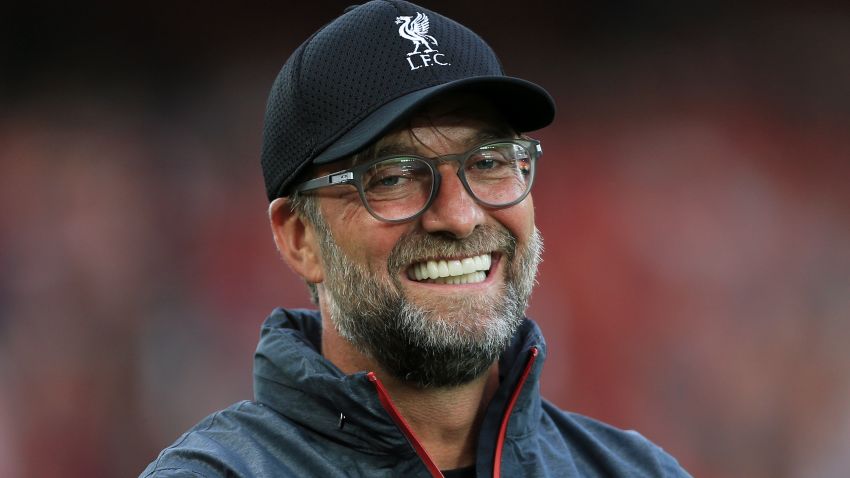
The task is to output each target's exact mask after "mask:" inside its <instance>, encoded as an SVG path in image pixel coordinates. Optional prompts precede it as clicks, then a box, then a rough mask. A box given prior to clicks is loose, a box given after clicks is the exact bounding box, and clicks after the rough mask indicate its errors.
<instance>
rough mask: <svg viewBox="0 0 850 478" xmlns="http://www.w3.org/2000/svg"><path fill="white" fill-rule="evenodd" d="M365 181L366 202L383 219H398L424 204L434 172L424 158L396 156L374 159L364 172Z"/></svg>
mask: <svg viewBox="0 0 850 478" xmlns="http://www.w3.org/2000/svg"><path fill="white" fill-rule="evenodd" d="M362 183H363V195H364V198H365V200H366V206H367V207H369V209H371V210H372V212H373V213H374V214H375V215H377V216H379V217H381V218H383V219H387V220H390V221H397V220H401V219H407V218H409V217H411V216H414V215H416V214H418V213H419V212H420V211H421V210H422V209H423V208H424V207H425V205H426V204H427V203H428V197H429V196H430V195H431V189H432V188H433V187H434V175H433V173H432V172H431V168H430V167H429V166H428V163H426V162H424V161H422V160H421V159H418V158H407V157H396V158H389V159H385V160H383V161H380V162H378V163H375V164H374V165H373V166H372V167H371V168H369V169H368V170H366V171H365V172H364V173H363V177H362Z"/></svg>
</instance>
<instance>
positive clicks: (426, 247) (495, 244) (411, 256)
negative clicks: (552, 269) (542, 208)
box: [387, 225, 517, 277]
mask: <svg viewBox="0 0 850 478" xmlns="http://www.w3.org/2000/svg"><path fill="white" fill-rule="evenodd" d="M516 248H517V238H516V236H514V235H513V234H511V233H510V232H509V231H508V230H507V229H505V228H503V227H496V226H492V225H481V226H478V227H476V228H475V229H474V230H473V231H472V234H470V235H469V236H468V237H464V238H462V239H457V238H454V237H451V236H449V235H447V234H429V233H427V232H411V233H409V234H406V235H404V236H402V237H401V239H399V241H398V242H397V243H396V245H395V246H394V247H393V250H392V251H391V252H390V256H389V258H388V259H387V269H388V270H389V272H390V276H391V277H392V276H393V275H394V274H395V273H397V272H399V271H402V270H403V269H405V268H407V267H408V266H409V265H410V264H413V263H415V262H421V261H424V260H427V259H433V258H437V257H461V256H474V255H478V254H482V253H486V252H491V251H498V252H501V253H503V254H504V255H506V256H507V257H508V259H512V258H513V257H514V256H515V255H516Z"/></svg>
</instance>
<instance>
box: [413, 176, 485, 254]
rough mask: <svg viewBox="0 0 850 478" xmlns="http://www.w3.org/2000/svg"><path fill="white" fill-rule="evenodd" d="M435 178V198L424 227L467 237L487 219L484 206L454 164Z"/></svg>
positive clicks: (423, 220)
mask: <svg viewBox="0 0 850 478" xmlns="http://www.w3.org/2000/svg"><path fill="white" fill-rule="evenodd" d="M439 167H440V169H443V168H445V169H448V171H445V172H442V171H441V174H440V175H439V177H438V178H435V185H434V187H435V192H434V200H433V201H432V202H431V206H430V207H429V208H428V209H427V210H426V211H425V213H424V214H423V215H422V219H421V221H422V227H423V228H424V229H425V230H426V231H428V232H430V233H440V232H444V233H448V234H450V235H452V236H454V237H456V238H463V237H467V236H469V235H470V234H472V231H474V230H475V228H476V227H477V226H478V225H480V224H483V223H484V220H485V213H484V210H483V208H482V207H481V206H480V205H479V204H478V202H476V201H475V199H474V198H473V197H472V196H471V195H470V194H469V192H468V191H467V190H466V188H465V187H464V185H463V182H462V181H461V179H460V173H459V172H458V171H457V170H455V168H454V167H452V165H451V164H447V163H442V164H440V166H439Z"/></svg>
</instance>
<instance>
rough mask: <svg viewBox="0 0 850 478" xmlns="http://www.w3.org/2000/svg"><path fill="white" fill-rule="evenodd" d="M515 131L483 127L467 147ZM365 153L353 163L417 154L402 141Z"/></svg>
mask: <svg viewBox="0 0 850 478" xmlns="http://www.w3.org/2000/svg"><path fill="white" fill-rule="evenodd" d="M515 136H516V133H514V132H513V131H510V130H509V129H507V128H505V129H495V128H494V129H483V130H480V131H478V132H477V133H475V135H473V136H472V137H471V138H470V140H469V142H468V145H469V147H472V146H475V145H476V144H481V143H485V142H487V141H493V140H496V139H504V138H512V137H515ZM364 153H365V154H362V155H358V158H357V160H356V161H355V164H357V163H362V162H363V161H368V160H371V159H375V158H383V157H386V156H395V155H401V154H417V153H416V152H415V151H411V147H410V146H409V145H406V144H402V143H395V142H394V143H387V144H383V145H381V146H379V147H378V148H371V149H368V150H366V151H364Z"/></svg>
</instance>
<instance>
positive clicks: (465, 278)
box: [407, 254, 492, 284]
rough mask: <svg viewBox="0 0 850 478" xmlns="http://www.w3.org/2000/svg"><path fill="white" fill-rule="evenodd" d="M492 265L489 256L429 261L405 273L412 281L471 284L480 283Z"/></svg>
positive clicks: (414, 266)
mask: <svg viewBox="0 0 850 478" xmlns="http://www.w3.org/2000/svg"><path fill="white" fill-rule="evenodd" d="M491 264H492V261H491V258H490V254H481V255H480V256H475V257H466V258H463V259H451V260H448V261H447V260H439V261H436V260H430V261H425V262H420V263H418V264H414V265H413V266H411V267H410V269H408V271H407V276H408V277H409V278H410V279H412V280H417V281H430V282H434V283H435V284H472V283H476V282H482V281H483V280H484V279H485V278H486V277H487V275H486V274H485V273H484V271H486V270H490V266H491Z"/></svg>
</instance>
